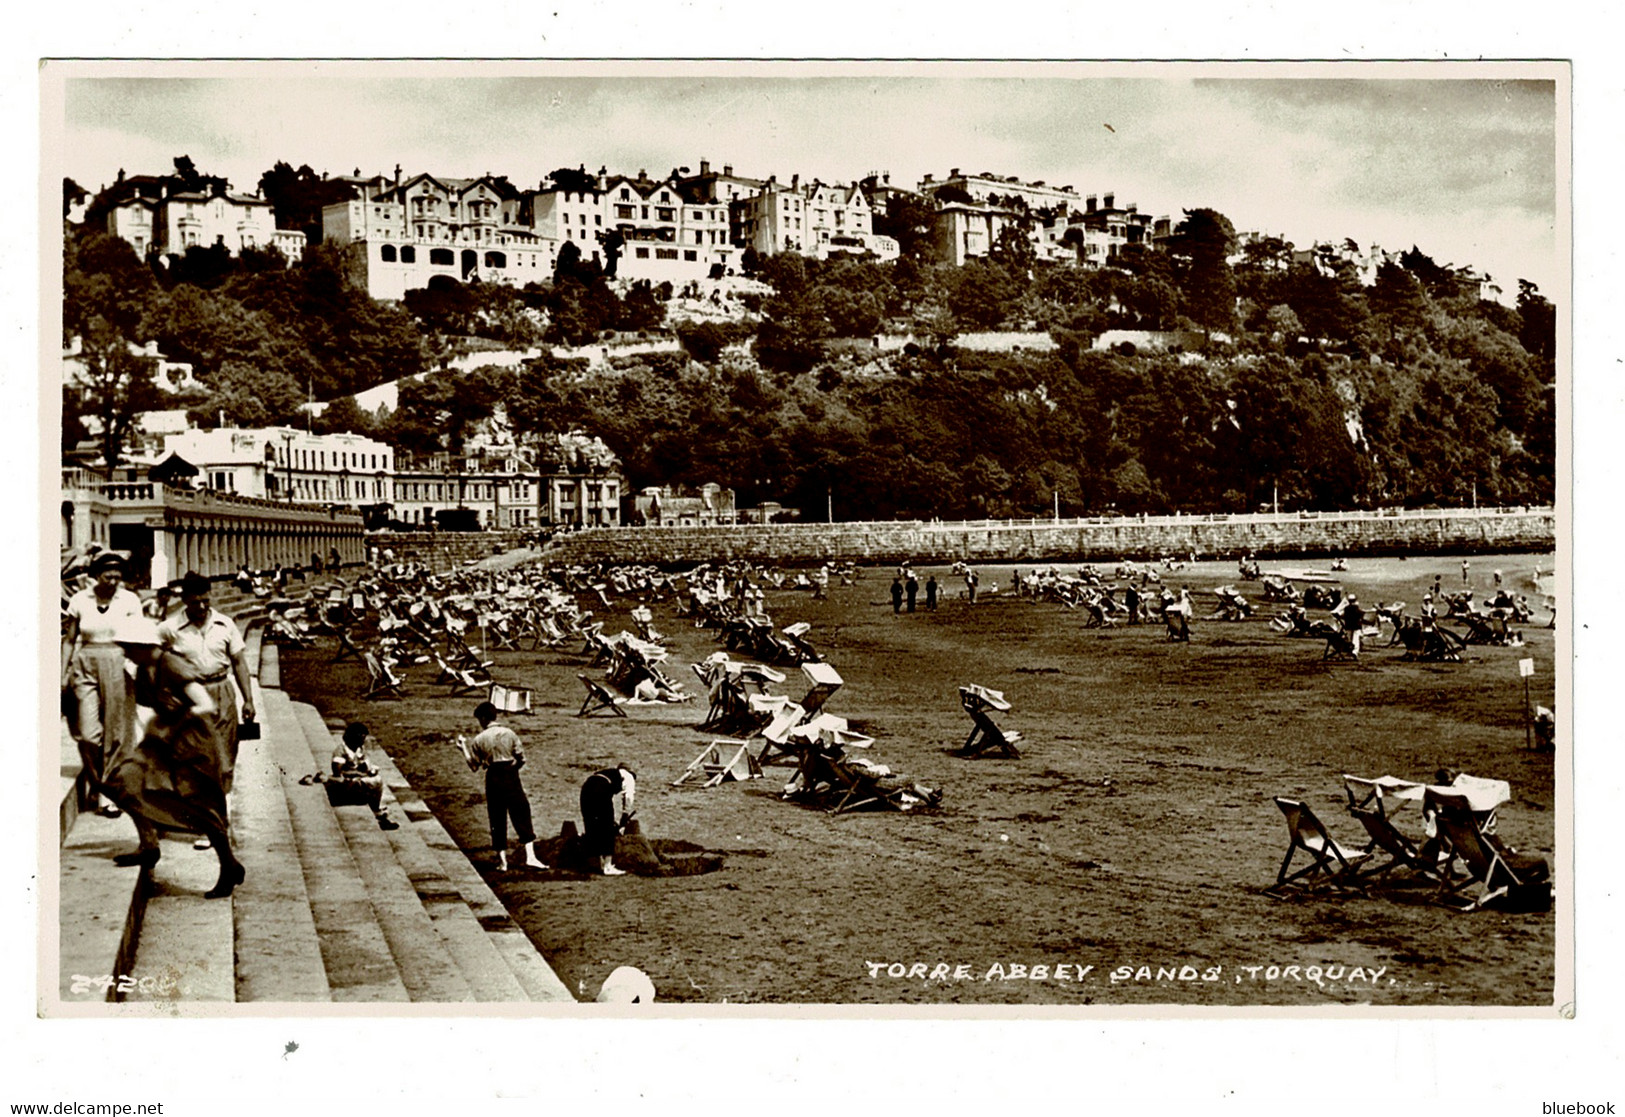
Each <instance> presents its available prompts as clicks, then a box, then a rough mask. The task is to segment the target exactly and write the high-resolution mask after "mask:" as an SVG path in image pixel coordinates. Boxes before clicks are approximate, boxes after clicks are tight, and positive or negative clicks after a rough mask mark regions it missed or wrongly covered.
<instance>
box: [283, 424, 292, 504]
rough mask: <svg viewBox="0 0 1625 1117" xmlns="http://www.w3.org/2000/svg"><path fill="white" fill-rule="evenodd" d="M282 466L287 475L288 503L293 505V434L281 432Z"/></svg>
mask: <svg viewBox="0 0 1625 1117" xmlns="http://www.w3.org/2000/svg"><path fill="white" fill-rule="evenodd" d="M282 464H283V466H284V468H285V469H286V471H287V474H288V503H289V504H292V503H293V432H292V431H283V432H282Z"/></svg>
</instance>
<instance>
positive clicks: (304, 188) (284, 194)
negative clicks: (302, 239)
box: [259, 161, 355, 244]
mask: <svg viewBox="0 0 1625 1117" xmlns="http://www.w3.org/2000/svg"><path fill="white" fill-rule="evenodd" d="M259 189H260V193H261V194H262V195H264V197H265V199H266V201H268V202H270V203H271V212H273V213H274V214H276V227H277V228H279V229H298V230H300V231H302V232H303V233H304V234H305V235H306V236H307V237H309V238H310V242H311V243H312V244H318V243H320V242H321V239H322V209H323V208H324V207H326V206H331V205H337V204H338V203H340V202H347V201H349V200H350V199H351V198H353V197H355V188H354V187H352V186H350V185H349V184H348V183H345V182H341V181H339V180H338V179H330V178H325V177H323V176H322V175H319V174H317V173H316V172H315V171H313V170H311V169H310V165H309V164H302V165H301V166H300V167H299V169H298V170H294V169H293V167H291V166H289V165H288V164H287V163H284V162H281V161H278V162H277V163H276V164H275V165H273V166H272V167H271V169H270V170H268V171H266V172H265V173H264V174H262V175H260V181H259Z"/></svg>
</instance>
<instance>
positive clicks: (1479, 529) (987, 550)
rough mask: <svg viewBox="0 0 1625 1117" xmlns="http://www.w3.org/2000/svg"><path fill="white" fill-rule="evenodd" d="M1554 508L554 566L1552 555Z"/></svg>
mask: <svg viewBox="0 0 1625 1117" xmlns="http://www.w3.org/2000/svg"><path fill="white" fill-rule="evenodd" d="M1555 546H1556V516H1555V513H1554V512H1553V511H1552V510H1551V509H1537V510H1529V511H1522V510H1516V509H1509V510H1505V511H1500V510H1487V511H1467V510H1457V509H1450V510H1445V511H1442V512H1438V513H1425V512H1405V513H1403V514H1402V515H1397V516H1390V515H1382V514H1377V513H1370V514H1352V515H1325V516H1307V517H1298V516H1293V515H1265V516H1235V517H1229V518H1224V517H1196V516H1189V517H1158V518H1156V519H1147V520H1138V519H1127V518H1125V519H1106V520H1083V521H1060V522H1058V523H1051V522H1042V521H1041V522H1013V523H1006V522H1001V521H994V522H987V523H970V524H966V523H953V524H941V523H898V524H765V525H740V526H730V527H687V528H677V527H633V528H588V529H586V530H584V531H578V532H573V533H571V534H569V535H566V536H563V537H561V538H559V539H558V540H555V541H554V543H553V544H552V545H551V546H549V547H548V548H547V550H546V556H547V559H548V561H550V562H559V561H562V562H593V561H596V560H599V559H607V560H610V561H613V562H635V563H653V564H660V565H673V566H680V565H685V564H692V563H696V562H701V561H705V560H716V559H733V558H738V559H750V560H752V561H755V562H773V563H790V564H794V563H810V562H816V561H821V560H823V559H826V558H832V559H845V560H852V561H855V562H864V563H883V564H890V563H896V562H903V561H912V562H921V563H946V562H953V561H956V560H960V559H963V560H965V561H968V562H982V563H1004V562H1011V563H1014V562H1060V561H1080V562H1081V561H1088V562H1104V561H1111V560H1116V559H1120V558H1132V559H1149V558H1157V557H1160V556H1163V555H1189V554H1190V553H1191V552H1195V553H1196V554H1197V555H1199V556H1205V557H1215V556H1222V557H1227V558H1228V557H1232V556H1236V555H1240V554H1242V553H1243V552H1249V551H1250V552H1252V553H1254V554H1256V555H1258V556H1259V557H1261V558H1278V557H1285V556H1297V555H1302V556H1329V555H1382V554H1430V553H1433V554H1438V553H1446V554H1474V553H1505V552H1513V551H1549V550H1553V549H1554V548H1555Z"/></svg>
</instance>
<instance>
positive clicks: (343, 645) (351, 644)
mask: <svg viewBox="0 0 1625 1117" xmlns="http://www.w3.org/2000/svg"><path fill="white" fill-rule="evenodd" d="M338 636H339V647H338V651H336V652H334V653H333V662H334V663H337V662H339V661H340V660H341V659H343V658H344V657H345V656H354V657H355V658H356V659H362V658H363V657H365V656H366V654H367V652H366V649H364V648H363V647H362V646H361V645H360V644H357V643H356V642H355V639H354V638H353V637H352V636H351V635H350V633H349V631H348V630H346V629H342V628H341V629H339V630H338Z"/></svg>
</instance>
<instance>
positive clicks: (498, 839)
mask: <svg viewBox="0 0 1625 1117" xmlns="http://www.w3.org/2000/svg"><path fill="white" fill-rule="evenodd" d="M474 720H475V721H477V722H479V723H480V732H479V734H478V735H477V736H476V737H475V738H474V739H473V740H472V741H467V740H464V739H463V738H462V737H459V738H457V747H458V748H459V749H461V750H462V753H463V759H464V760H465V761H467V762H468V767H469V770H470V771H474V772H477V771H479V770H480V769H481V768H484V769H485V809H486V813H487V814H488V815H489V816H490V820H491V848H492V849H493V850H494V851H495V852H496V855H497V868H498V869H500V870H502V871H503V872H506V871H507V869H508V819H510V818H511V819H513V831H514V834H515V835H516V836H517V837H518V838H519V840H520V842H522V843H523V844H524V847H525V864H526V865H528V866H530V867H531V868H532V869H545V868H547V865H546V863H545V862H543V861H542V859H541V858H540V857H537V856H536V831H535V830H533V829H532V828H531V824H530V800H529V799H527V798H526V797H525V787H524V785H523V784H522V783H520V782H519V769H520V768H522V767H524V765H525V746H524V743H523V742H521V741H520V740H519V734H517V733H515V732H514V731H513V730H512V729H509V728H508V727H507V726H506V725H502V724H500V723H499V722H498V721H497V708H496V707H495V706H493V705H492V704H491V703H489V702H481V703H480V704H479V705H478V706H476V707H474Z"/></svg>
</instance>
